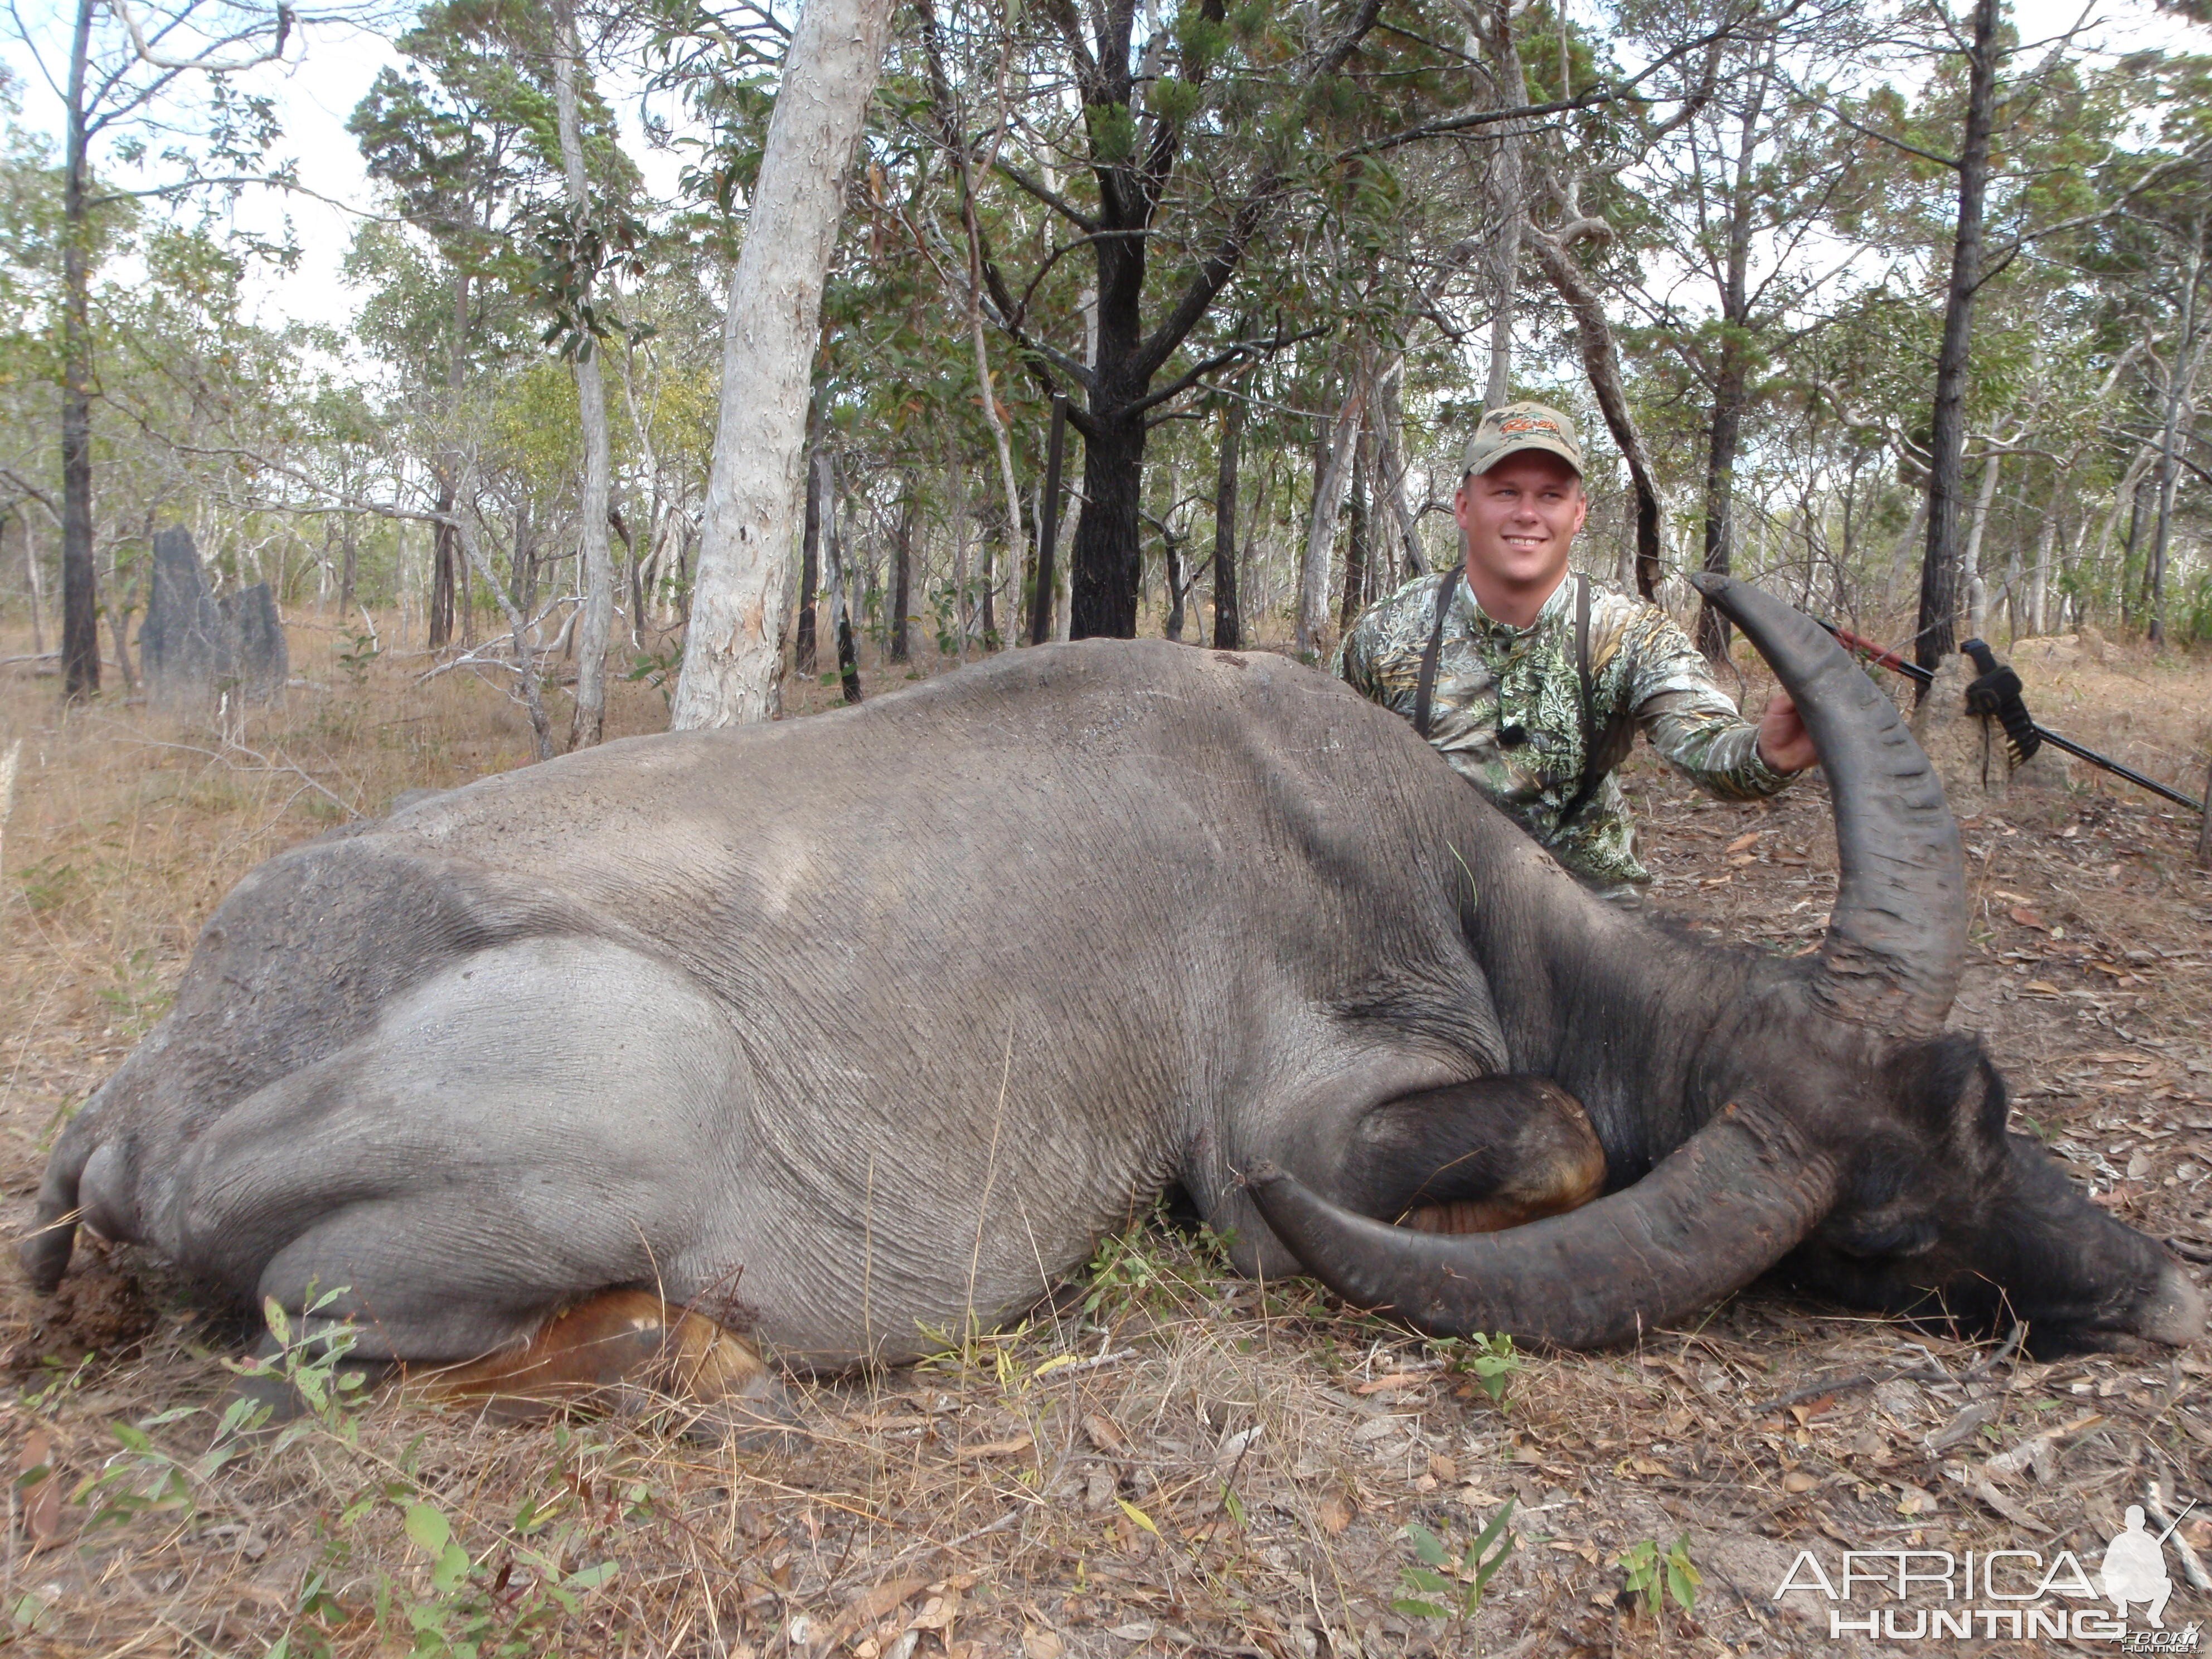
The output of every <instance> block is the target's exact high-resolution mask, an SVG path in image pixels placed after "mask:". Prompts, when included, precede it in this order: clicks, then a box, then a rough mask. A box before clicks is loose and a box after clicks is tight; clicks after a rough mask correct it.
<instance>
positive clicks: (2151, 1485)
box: [2143, 1480, 2212, 1590]
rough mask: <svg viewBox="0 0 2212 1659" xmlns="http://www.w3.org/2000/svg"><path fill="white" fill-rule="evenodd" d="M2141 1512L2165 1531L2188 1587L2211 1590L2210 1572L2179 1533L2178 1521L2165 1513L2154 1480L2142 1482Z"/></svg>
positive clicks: (2179, 1524) (2163, 1503)
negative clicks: (2178, 1559) (2179, 1558)
mask: <svg viewBox="0 0 2212 1659" xmlns="http://www.w3.org/2000/svg"><path fill="white" fill-rule="evenodd" d="M2143 1513H2144V1514H2145V1515H2148V1516H2150V1518H2151V1519H2152V1520H2154V1521H2155V1522H2158V1524H2159V1526H2160V1528H2161V1529H2162V1530H2163V1531H2164V1532H2165V1533H2166V1538H2167V1541H2168V1542H2170V1543H2171V1544H2172V1546H2173V1547H2174V1550H2175V1552H2176V1553H2179V1555H2180V1557H2181V1576H2182V1577H2185V1578H2186V1579H2187V1580H2188V1581H2189V1587H2190V1588H2191V1589H2197V1590H2212V1573H2207V1572H2206V1571H2204V1563H2203V1562H2202V1561H2201V1560H2199V1559H2197V1552H2196V1551H2195V1550H2194V1549H2193V1548H2191V1547H2190V1543H2189V1541H2188V1540H2187V1539H2186V1538H2184V1537H2183V1536H2182V1535H2181V1522H2180V1521H2179V1519H2177V1518H2176V1517H2175V1516H2172V1515H2169V1514H2167V1513H2166V1500H2165V1498H2164V1497H2163V1496H2162V1495H2161V1494H2160V1492H2159V1489H2158V1482H2157V1481H2155V1480H2146V1481H2144V1482H2143ZM2183 1513H2185V1514H2186V1513H2187V1511H2186V1510H2185V1511H2183Z"/></svg>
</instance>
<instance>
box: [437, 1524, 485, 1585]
mask: <svg viewBox="0 0 2212 1659" xmlns="http://www.w3.org/2000/svg"><path fill="white" fill-rule="evenodd" d="M441 1519H442V1517H441ZM471 1565H474V1563H472V1562H471V1560H470V1559H469V1553H468V1552H467V1551H466V1550H465V1549H463V1548H462V1547H460V1546H459V1544H454V1543H448V1544H447V1546H446V1547H445V1548H443V1549H441V1550H440V1551H439V1552H438V1564H437V1565H435V1566H434V1567H432V1568H431V1569H430V1586H431V1588H432V1589H435V1590H437V1591H439V1592H440V1593H441V1594H450V1593H451V1592H453V1591H454V1590H456V1589H459V1588H460V1586H461V1583H462V1581H463V1580H465V1578H467V1577H468V1576H469V1568H470V1567H471Z"/></svg>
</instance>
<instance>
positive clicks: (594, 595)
mask: <svg viewBox="0 0 2212 1659" xmlns="http://www.w3.org/2000/svg"><path fill="white" fill-rule="evenodd" d="M553 31H554V41H553V102H554V107H555V111H556V122H557V125H559V127H560V130H561V168H562V174H563V182H564V183H565V185H566V186H567V190H568V210H569V211H570V212H571V213H572V214H574V215H575V216H576V217H577V218H578V219H579V220H581V219H582V218H583V216H584V215H585V213H586V210H588V209H589V207H590V205H591V196H590V191H589V189H588V187H587V185H586V182H585V177H584V135H583V127H582V124H581V122H580V118H578V115H577V112H576V75H577V71H578V70H580V68H581V67H582V66H583V48H582V45H581V43H580V41H579V40H578V39H577V36H576V8H575V0H556V3H555V5H554V8H553ZM588 292H589V290H588V289H586V297H588ZM575 370H576V400H577V405H578V412H579V414H580V417H581V422H582V425H583V428H584V495H583V502H582V506H581V509H580V510H581V513H582V515H583V521H584V522H583V532H584V538H583V564H584V569H583V577H584V580H583V590H584V610H583V617H582V619H581V622H580V624H579V626H578V628H577V629H576V653H577V660H576V708H575V713H574V715H573V717H572V718H571V719H570V720H569V723H568V747H569V748H571V749H587V748H589V747H590V746H591V745H592V744H595V743H597V742H598V741H599V738H600V735H601V734H602V733H603V732H605V729H606V718H607V641H608V639H609V636H610V635H611V634H612V633H613V631H614V619H615V561H614V551H613V550H612V549H611V548H610V547H609V546H608V544H607V492H608V488H609V480H610V475H611V472H612V471H613V460H612V455H613V451H614V444H613V440H612V439H611V438H610V437H609V435H608V433H607V395H606V388H605V386H604V384H603V383H602V382H601V380H600V375H599V350H598V342H597V341H595V340H594V339H593V338H592V337H591V335H590V334H588V333H586V334H585V335H584V336H583V337H582V341H581V343H580V346H579V348H578V349H577V352H576V359H575Z"/></svg>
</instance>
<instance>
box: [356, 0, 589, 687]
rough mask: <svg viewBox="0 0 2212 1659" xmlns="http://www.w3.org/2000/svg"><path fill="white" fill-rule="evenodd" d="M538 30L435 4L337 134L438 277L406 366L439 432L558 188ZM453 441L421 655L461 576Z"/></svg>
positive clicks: (443, 634) (490, 4)
mask: <svg viewBox="0 0 2212 1659" xmlns="http://www.w3.org/2000/svg"><path fill="white" fill-rule="evenodd" d="M394 45H395V46H397V47H398V50H399V52H401V53H402V54H403V55H404V58H405V59H406V66H405V67H404V68H392V67H390V66H386V68H384V69H381V70H378V71H377V74H376V77H375V79H374V81H372V82H370V85H369V89H368V93H367V94H366V95H365V96H364V97H363V98H362V100H361V103H360V104H359V105H358V106H356V109H355V110H354V112H353V114H352V117H351V118H350V119H349V121H348V122H347V124H346V125H347V130H348V131H350V132H351V133H352V134H353V135H354V137H355V138H356V141H357V142H358V143H359V144H360V146H361V151H362V159H363V161H365V162H366V163H367V166H368V173H369V176H370V177H371V178H372V179H374V180H375V181H376V182H377V183H378V184H379V185H381V186H382V187H383V189H384V191H385V192H386V195H387V196H388V197H389V198H390V200H391V202H392V206H393V208H394V210H395V211H396V212H397V214H398V216H399V217H400V218H401V219H402V220H404V222H406V223H407V224H408V225H409V226H410V227H411V228H414V229H415V230H416V231H417V232H418V233H420V234H422V236H423V237H425V238H426V239H427V240H428V244H429V246H431V248H432V249H433V250H434V251H435V254H436V257H437V260H438V262H439V264H440V265H441V266H442V268H443V276H444V283H443V286H444V288H445V289H446V295H447V298H446V304H445V316H444V319H443V320H442V323H441V325H440V326H439V327H438V328H437V333H438V334H439V335H440V336H441V338H440V339H439V341H438V346H439V348H440V350H439V353H438V356H439V357H440V358H441V360H442V361H441V362H437V363H436V364H435V368H434V367H433V365H432V364H431V363H430V362H426V361H423V360H422V359H421V358H419V357H418V358H417V359H416V361H415V362H412V363H411V364H410V368H411V369H413V371H414V372H415V373H416V374H418V375H423V376H425V377H426V379H428V377H431V376H435V378H436V379H441V380H443V382H444V391H445V409H444V410H443V417H444V420H445V422H446V423H447V425H448V426H449V427H450V426H452V425H453V422H455V421H456V420H457V419H458V417H459V412H460V409H461V405H462V402H463V398H464V395H465V382H466V380H467V378H468V375H469V372H470V369H471V366H472V362H474V359H475V356H476V354H477V353H478V352H479V351H480V350H481V349H483V347H484V345H485V344H486V343H488V341H489V338H490V337H493V336H494V335H495V333H496V332H497V331H498V329H499V327H500V326H501V324H502V323H503V324H504V325H506V326H507V327H508V328H510V329H512V328H513V327H514V326H515V325H516V321H517V319H516V313H517V312H518V309H519V301H518V297H517V296H519V295H526V294H527V293H528V292H529V291H530V290H529V285H530V275H531V271H532V260H531V253H532V250H531V248H530V246H529V242H528V235H529V232H530V230H531V229H532V227H533V226H534V225H536V224H537V223H538V222H541V221H542V220H543V219H544V216H545V214H546V212H547V210H548V209H549V208H550V207H551V206H552V205H553V204H554V203H555V201H556V199H557V198H558V196H559V194H560V191H561V189H562V158H561V155H560V152H559V142H558V137H557V131H558V125H559V123H558V116H557V113H556V107H555V94H554V88H553V86H552V76H551V73H550V71H551V67H552V64H551V54H550V52H548V51H547V50H546V49H545V48H546V46H547V45H548V42H547V40H546V38H545V31H544V17H543V15H542V13H541V12H540V11H539V10H538V9H537V8H535V7H532V6H530V5H528V4H526V3H525V0H434V3H432V4H429V5H427V6H425V7H424V8H423V9H422V11H421V13H420V14H419V15H417V17H416V21H415V25H414V27H411V28H410V29H408V30H407V31H406V32H405V33H403V34H401V35H400V36H399V38H398V40H396V41H395V42H394ZM426 320H427V319H426ZM454 436H455V435H454V434H453V433H452V432H450V431H449V432H448V434H447V442H446V443H445V444H443V445H441V446H440V447H439V448H438V450H437V452H436V453H435V455H434V456H433V457H432V458H431V465H432V467H433V469H434V471H435V473H436V476H437V479H438V498H437V503H436V506H435V508H434V512H435V523H436V526H437V527H436V530H435V537H434V544H433V563H432V570H431V587H430V599H429V605H428V613H429V614H428V642H429V644H430V646H431V647H432V648H433V649H436V648H438V647H441V646H444V645H446V644H447V643H448V642H449V641H451V640H452V638H453V626H454V601H455V596H456V585H457V583H458V581H459V580H460V574H461V568H462V560H461V556H460V544H459V539H458V535H459V532H458V530H457V528H456V526H455V524H454V522H453V519H454V514H455V512H456V510H457V505H458V501H457V497H458V492H459V486H460V477H461V472H462V470H463V465H464V458H463V456H462V453H461V452H460V450H459V447H458V446H457V445H456V444H455V443H454V442H453V437H454Z"/></svg>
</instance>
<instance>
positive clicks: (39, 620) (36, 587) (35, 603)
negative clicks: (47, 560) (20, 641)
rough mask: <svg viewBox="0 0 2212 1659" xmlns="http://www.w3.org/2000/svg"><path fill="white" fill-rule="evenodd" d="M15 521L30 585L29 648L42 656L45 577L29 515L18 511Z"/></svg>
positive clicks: (43, 646)
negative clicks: (19, 531) (20, 531)
mask: <svg viewBox="0 0 2212 1659" xmlns="http://www.w3.org/2000/svg"><path fill="white" fill-rule="evenodd" d="M15 521H16V522H17V523H18V524H20V525H21V526H23V578H24V580H26V581H27V582H29V583H30V585H31V650H32V651H33V653H35V654H36V655H38V656H41V657H43V656H45V655H46V620H45V616H44V612H45V611H46V578H45V577H44V576H42V575H41V574H40V572H39V548H38V544H37V543H36V542H34V541H33V540H32V539H31V515H30V514H29V513H17V514H16V515H15Z"/></svg>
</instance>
